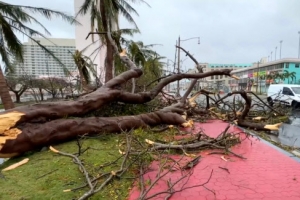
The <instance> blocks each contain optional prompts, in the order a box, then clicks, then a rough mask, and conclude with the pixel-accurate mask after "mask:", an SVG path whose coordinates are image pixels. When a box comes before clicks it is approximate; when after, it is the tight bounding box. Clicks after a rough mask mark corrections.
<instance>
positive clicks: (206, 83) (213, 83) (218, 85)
mask: <svg viewBox="0 0 300 200" xmlns="http://www.w3.org/2000/svg"><path fill="white" fill-rule="evenodd" d="M199 65H200V67H201V68H202V69H203V72H210V71H214V70H220V69H233V70H237V69H245V68H248V67H251V66H253V64H252V63H244V64H236V63H231V64H221V63H218V64H216V63H199ZM187 73H198V70H197V69H196V68H194V69H190V70H189V71H188V72H187ZM230 79H231V78H230V77H227V76H223V75H215V76H210V77H206V78H203V79H199V80H198V81H199V84H198V86H199V87H201V88H211V89H224V87H226V88H227V87H228V86H229V80H230Z"/></svg>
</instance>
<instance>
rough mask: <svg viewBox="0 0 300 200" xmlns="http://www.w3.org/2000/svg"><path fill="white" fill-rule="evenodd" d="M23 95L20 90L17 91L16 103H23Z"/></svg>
mask: <svg viewBox="0 0 300 200" xmlns="http://www.w3.org/2000/svg"><path fill="white" fill-rule="evenodd" d="M21 95H22V94H19V93H18V92H16V93H15V96H16V103H21Z"/></svg>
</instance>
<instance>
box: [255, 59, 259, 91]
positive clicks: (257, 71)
mask: <svg viewBox="0 0 300 200" xmlns="http://www.w3.org/2000/svg"><path fill="white" fill-rule="evenodd" d="M256 73H257V74H256V94H257V89H258V74H259V61H257V70H256Z"/></svg>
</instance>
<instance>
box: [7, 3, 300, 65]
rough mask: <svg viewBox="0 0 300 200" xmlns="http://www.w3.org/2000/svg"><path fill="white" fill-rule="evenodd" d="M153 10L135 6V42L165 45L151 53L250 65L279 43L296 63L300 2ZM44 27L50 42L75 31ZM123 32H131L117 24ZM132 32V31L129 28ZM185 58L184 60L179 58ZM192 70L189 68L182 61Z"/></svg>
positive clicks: (55, 24)
mask: <svg viewBox="0 0 300 200" xmlns="http://www.w3.org/2000/svg"><path fill="white" fill-rule="evenodd" d="M6 2H9V3H12V4H23V5H31V6H43V7H48V8H51V9H56V10H60V11H64V12H66V13H69V14H74V8H73V0H64V1H61V0H51V1H45V0H40V1H32V0H31V1H29V0H27V1H25V0H6ZM148 3H149V4H150V6H151V8H149V7H148V6H146V5H143V4H137V5H133V6H134V7H135V8H136V10H137V11H138V13H139V17H137V16H135V19H136V22H137V24H138V26H139V28H140V29H141V31H142V34H141V35H137V36H135V37H134V40H142V41H143V42H144V43H145V44H163V46H156V47H155V50H156V51H157V52H158V53H160V54H161V55H163V56H166V57H167V58H169V59H171V60H174V51H175V48H174V45H175V42H176V40H177V38H178V36H179V35H180V36H181V38H182V39H187V38H191V37H198V36H200V37H201V44H200V45H198V44H197V40H189V41H185V42H182V46H183V47H184V48H186V49H187V50H189V51H190V52H191V53H192V54H194V55H195V57H196V58H197V59H198V60H199V61H200V62H211V63H252V62H256V61H258V60H260V58H262V57H268V56H269V55H270V54H271V51H273V59H274V57H275V56H274V55H275V47H276V46H277V47H278V48H277V58H279V41H280V40H283V43H282V57H297V56H298V45H299V35H298V31H300V27H298V25H299V24H300V12H299V10H298V9H299V8H300V1H299V0H288V1H287V0H263V1H262V0H251V1H249V0H222V1H220V0H184V1H179V0H151V1H150V0H148ZM42 22H43V23H44V24H45V25H46V26H47V27H48V28H49V30H50V31H51V33H52V37H74V35H75V34H74V27H72V26H69V25H67V24H66V23H64V22H61V21H60V20H55V21H51V22H49V21H47V20H43V19H42ZM121 27H124V28H125V27H126V28H128V27H130V25H129V24H128V23H126V22H125V21H124V20H121ZM131 27H132V26H131ZM182 57H183V58H184V55H183V54H182ZM184 66H186V67H187V68H191V67H192V66H193V63H192V62H191V61H189V60H186V61H184Z"/></svg>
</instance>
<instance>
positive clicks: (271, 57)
mask: <svg viewBox="0 0 300 200" xmlns="http://www.w3.org/2000/svg"><path fill="white" fill-rule="evenodd" d="M272 54H273V51H271V61H272Z"/></svg>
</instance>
